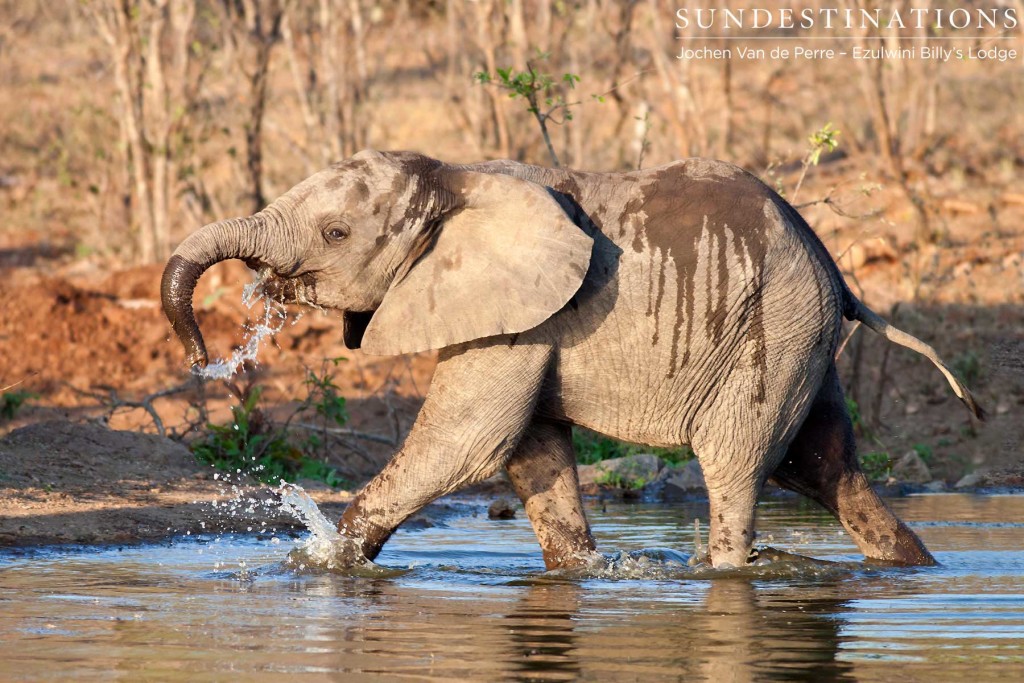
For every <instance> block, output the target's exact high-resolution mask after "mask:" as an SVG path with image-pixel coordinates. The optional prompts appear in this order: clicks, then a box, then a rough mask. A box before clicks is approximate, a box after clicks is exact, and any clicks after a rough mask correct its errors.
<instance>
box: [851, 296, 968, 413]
mask: <svg viewBox="0 0 1024 683" xmlns="http://www.w3.org/2000/svg"><path fill="white" fill-rule="evenodd" d="M845 309H846V310H845V311H844V312H843V314H844V316H845V317H846V318H848V319H849V320H859V321H860V322H862V323H864V324H865V325H867V326H868V327H870V328H871V329H872V330H874V331H875V332H876V333H878V334H880V335H882V336H883V337H885V338H886V339H888V340H889V341H891V342H893V343H896V344H899V345H900V346H904V347H906V348H908V349H910V350H911V351H917V352H918V353H919V354H921V355H922V356H924V357H925V358H927V359H928V360H930V361H931V362H932V363H934V364H935V367H937V368H938V369H939V371H940V372H941V373H942V374H943V375H945V377H946V381H947V382H949V386H951V387H953V393H954V394H956V397H957V398H959V399H960V400H961V401H963V402H964V405H966V406H967V408H968V410H970V411H971V413H972V414H973V415H974V416H975V417H976V418H978V419H979V420H984V419H985V411H984V410H982V408H981V406H980V405H978V402H977V401H976V400H974V396H973V395H972V394H971V392H970V390H969V389H968V388H967V387H966V386H964V383H963V382H961V381H960V380H959V379H957V376H956V375H955V374H953V371H952V370H950V369H949V366H948V365H946V364H945V362H943V360H942V359H941V358H939V354H937V353H936V352H935V349H933V348H932V347H930V346H928V345H927V344H925V343H924V342H923V341H921V340H920V339H918V338H917V337H915V336H913V335H911V334H907V333H906V332H904V331H903V330H900V329H897V328H896V327H893V326H892V325H890V324H889V323H888V322H886V321H885V320H884V319H882V317H881V316H879V315H878V314H876V313H875V312H874V311H872V310H871V309H870V308H868V307H867V306H865V305H864V303H863V302H861V301H860V300H858V299H857V297H855V296H854V295H853V293H852V292H849V290H847V301H846V306H845Z"/></svg>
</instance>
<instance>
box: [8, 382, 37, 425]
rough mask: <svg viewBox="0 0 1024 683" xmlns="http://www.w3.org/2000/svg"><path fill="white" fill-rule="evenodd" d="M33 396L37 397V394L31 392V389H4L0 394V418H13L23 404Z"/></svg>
mask: <svg viewBox="0 0 1024 683" xmlns="http://www.w3.org/2000/svg"><path fill="white" fill-rule="evenodd" d="M33 398H39V396H38V395H37V394H33V393H32V392H31V391H24V390H23V389H18V390H17V391H5V392H4V393H3V394H2V395H0V418H2V419H4V420H13V419H14V416H15V415H17V414H18V411H19V410H21V409H22V408H23V407H24V405H25V404H26V403H27V402H28V401H30V400H31V399H33Z"/></svg>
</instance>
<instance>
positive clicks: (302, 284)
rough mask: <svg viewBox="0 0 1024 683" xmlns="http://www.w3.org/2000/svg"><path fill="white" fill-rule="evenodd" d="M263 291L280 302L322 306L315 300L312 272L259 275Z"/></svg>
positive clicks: (314, 283)
mask: <svg viewBox="0 0 1024 683" xmlns="http://www.w3.org/2000/svg"><path fill="white" fill-rule="evenodd" d="M261 277H262V289H263V293H264V294H266V295H267V296H268V297H270V298H271V299H273V300H274V301H276V302H278V303H282V304H299V305H302V306H310V307H312V308H322V306H320V304H319V303H318V302H317V296H316V278H314V277H313V274H312V273H305V274H303V275H300V276H298V277H282V276H280V275H277V274H275V273H270V274H269V275H261Z"/></svg>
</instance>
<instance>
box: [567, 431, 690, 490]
mask: <svg viewBox="0 0 1024 683" xmlns="http://www.w3.org/2000/svg"><path fill="white" fill-rule="evenodd" d="M572 445H573V449H574V450H575V451H576V462H578V463H580V464H581V465H593V464H595V463H598V462H601V461H602V460H611V459H613V458H624V457H626V456H629V455H637V454H638V453H653V454H654V455H656V456H658V457H659V458H661V459H662V460H664V461H665V462H667V463H670V464H678V463H682V462H686V461H688V460H692V459H693V457H694V453H693V450H691V449H690V447H689V446H682V447H680V448H651V447H649V446H638V445H636V444H631V443H625V442H623V441H617V440H615V439H609V438H608V437H607V436H602V435H601V434H597V433H596V432H592V431H590V430H589V429H580V428H574V429H573V430H572ZM598 483H604V482H598Z"/></svg>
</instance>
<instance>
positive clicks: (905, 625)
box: [0, 495, 1024, 681]
mask: <svg viewBox="0 0 1024 683" xmlns="http://www.w3.org/2000/svg"><path fill="white" fill-rule="evenodd" d="M893 505H894V507H896V508H897V511H898V513H899V514H900V515H901V516H902V517H903V518H904V519H906V520H907V521H908V522H910V523H911V526H913V527H914V528H915V529H916V530H917V531H918V532H919V533H920V534H921V536H922V537H923V539H924V541H925V542H926V544H927V545H928V547H929V548H930V549H931V550H932V551H933V552H934V553H935V555H936V556H937V558H938V559H939V561H940V562H941V566H940V567H933V568H926V569H891V568H874V567H869V566H866V565H864V564H863V563H861V562H860V556H859V555H858V554H857V553H856V551H855V550H854V548H853V546H852V545H851V544H850V542H849V539H848V537H847V536H846V535H845V534H844V533H842V531H841V529H840V527H838V526H837V525H836V524H835V523H834V522H832V521H831V518H828V517H827V516H825V515H824V514H822V513H820V512H819V511H818V510H817V509H816V508H813V507H811V506H809V505H802V504H799V503H797V502H795V501H772V502H766V503H762V504H761V505H760V506H759V512H758V514H759V522H758V523H759V529H760V533H761V538H760V540H761V541H764V542H766V543H770V544H771V545H772V546H773V547H776V548H779V549H781V550H785V551H789V552H795V553H801V554H804V555H810V556H813V557H816V558H820V559H827V560H833V561H837V562H840V563H841V564H840V565H839V566H835V567H833V566H820V565H817V564H812V563H809V562H801V561H782V562H776V563H773V564H771V565H769V566H767V567H759V568H755V569H752V570H744V571H742V572H738V573H736V572H734V573H724V574H723V573H714V572H711V573H709V572H696V573H695V572H694V571H693V570H690V569H687V568H685V567H684V566H683V565H682V564H681V563H679V562H676V560H683V561H684V560H685V557H683V555H686V554H689V553H691V552H692V550H693V548H694V528H693V519H694V517H696V516H699V517H701V518H702V519H707V509H706V506H704V505H700V504H694V505H683V506H673V507H668V506H661V505H611V504H609V505H608V506H607V509H606V510H601V509H598V508H592V509H591V510H590V511H589V514H590V516H591V520H592V522H593V526H594V531H595V533H596V535H597V537H598V540H599V544H600V547H601V549H602V550H603V551H604V552H605V553H608V554H612V553H614V552H615V551H622V553H623V556H622V557H620V558H619V559H618V560H617V561H616V562H615V563H613V568H612V569H611V570H610V571H608V572H605V575H603V576H601V577H589V578H580V577H576V578H571V577H558V576H551V575H546V574H544V571H543V569H544V568H543V563H542V562H541V558H540V552H539V550H538V548H537V546H536V543H535V540H534V538H533V534H532V532H531V530H530V528H529V524H528V523H527V522H526V521H525V520H522V519H516V520H511V521H491V520H488V519H487V518H486V515H485V514H483V509H484V508H483V506H480V508H479V511H480V514H478V515H477V516H463V517H455V518H449V519H447V520H446V522H445V524H444V525H439V526H436V527H433V528H428V529H423V530H415V531H400V532H399V533H397V534H396V535H395V537H394V538H393V539H392V541H391V542H390V543H389V544H388V545H387V547H386V550H385V552H384V553H383V554H382V555H381V557H380V558H379V559H378V562H379V563H380V564H382V565H384V566H387V567H392V568H409V567H411V568H412V569H411V570H409V571H407V572H405V573H402V574H401V575H397V576H392V577H390V578H375V579H367V578H351V577H344V576H338V575H332V574H315V573H298V572H296V571H294V570H291V569H288V568H286V567H285V566H284V564H283V560H284V559H285V557H286V555H287V553H288V551H289V550H290V549H291V548H292V547H293V546H294V545H295V541H293V540H292V539H290V538H288V537H281V538H280V539H278V541H276V542H275V541H273V540H271V539H270V538H269V537H263V538H257V537H255V536H246V537H225V538H222V539H219V540H215V539H213V538H207V539H189V540H182V541H179V542H175V543H172V544H165V545H153V546H143V547H133V548H124V549H116V548H106V549H95V548H78V549H73V550H60V551H58V550H36V551H29V552H20V553H8V554H0V679H2V680H20V679H33V680H36V679H50V680H65V679H68V678H71V677H77V678H86V679H88V678H93V679H104V680H109V679H113V678H122V679H126V680H140V679H150V680H152V679H159V680H172V681H174V680H181V681H199V680H282V679H284V678H285V677H286V676H287V679H288V680H292V679H298V678H302V679H310V680H344V681H360V680H366V681H371V680H372V681H378V680H389V679H403V680H453V679H458V680H474V681H476V680H479V681H493V680H538V681H540V680H577V679H578V680H601V681H659V680H691V679H694V680H715V681H718V680H740V681H743V680H773V679H780V680H829V679H837V678H838V679H842V678H850V679H853V678H857V679H875V680H930V681H937V680H962V679H965V678H968V677H970V679H972V680H975V681H983V680H996V679H1002V680H1021V678H1022V674H1024V496H969V495H931V496H916V497H910V498H905V499H900V500H896V501H893ZM661 548H671V549H672V550H671V551H665V552H662V551H658V550H654V549H661ZM641 549H646V550H647V552H646V553H644V556H646V557H647V558H648V559H643V557H641V558H640V559H637V558H636V557H633V558H630V557H629V556H628V553H629V552H630V551H636V550H641Z"/></svg>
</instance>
